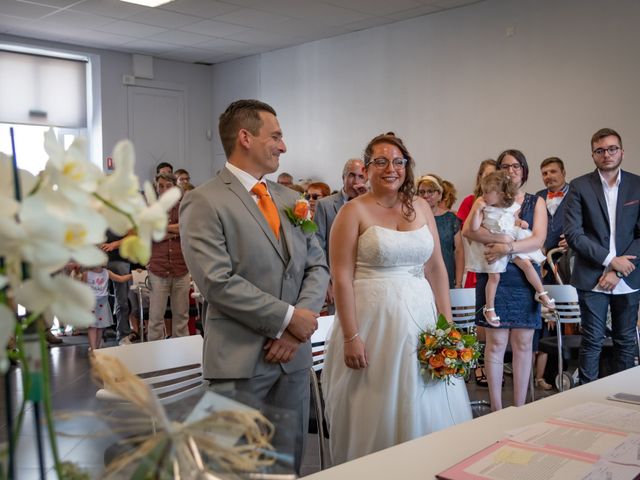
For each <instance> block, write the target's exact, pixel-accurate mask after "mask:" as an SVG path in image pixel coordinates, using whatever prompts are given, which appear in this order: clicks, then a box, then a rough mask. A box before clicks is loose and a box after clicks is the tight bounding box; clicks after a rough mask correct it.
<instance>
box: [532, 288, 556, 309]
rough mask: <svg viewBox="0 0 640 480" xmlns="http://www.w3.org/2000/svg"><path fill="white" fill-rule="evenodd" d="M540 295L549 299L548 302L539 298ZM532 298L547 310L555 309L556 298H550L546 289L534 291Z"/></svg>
mask: <svg viewBox="0 0 640 480" xmlns="http://www.w3.org/2000/svg"><path fill="white" fill-rule="evenodd" d="M542 295H546V296H547V298H548V299H549V301H548V302H546V303H545V302H543V301H541V300H540V297H541V296H542ZM533 299H534V300H535V301H536V302H538V303H539V304H540V305H542V306H543V307H544V308H546V309H548V310H555V309H556V300H555V299H554V298H551V297H550V296H549V292H547V291H546V290H545V291H543V292H540V293H538V292H536V294H535V295H534V296H533Z"/></svg>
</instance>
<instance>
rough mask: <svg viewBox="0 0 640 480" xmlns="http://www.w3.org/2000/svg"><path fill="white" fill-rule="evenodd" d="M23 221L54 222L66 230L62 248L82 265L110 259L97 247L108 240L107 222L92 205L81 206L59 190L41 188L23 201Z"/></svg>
mask: <svg viewBox="0 0 640 480" xmlns="http://www.w3.org/2000/svg"><path fill="white" fill-rule="evenodd" d="M24 204H25V205H24V211H23V212H22V213H21V214H20V221H21V222H24V223H34V224H35V223H47V221H49V222H51V221H54V222H55V223H57V224H59V225H62V227H63V229H64V237H63V247H64V248H66V249H67V250H68V251H69V257H70V258H71V259H73V260H75V261H76V262H78V263H79V264H80V265H83V266H86V267H94V266H96V265H102V264H103V263H105V262H106V261H107V256H106V255H105V254H104V252H103V251H102V250H100V249H99V248H98V247H97V245H99V244H101V243H102V242H104V241H105V230H106V229H107V222H106V220H105V219H104V217H103V216H102V215H99V214H97V213H96V211H95V210H93V209H92V208H90V207H91V205H78V204H74V203H73V202H71V201H69V200H68V199H67V198H66V197H65V196H64V195H62V194H61V193H60V192H59V191H53V190H49V189H41V190H40V191H39V192H38V193H37V194H36V195H33V196H31V197H29V198H28V199H27V200H25V202H24Z"/></svg>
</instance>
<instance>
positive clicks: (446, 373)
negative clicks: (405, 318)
mask: <svg viewBox="0 0 640 480" xmlns="http://www.w3.org/2000/svg"><path fill="white" fill-rule="evenodd" d="M480 353H481V352H480V343H479V342H478V339H477V337H476V336H475V334H473V333H462V332H461V331H460V330H458V329H457V328H456V327H455V325H452V324H451V323H449V321H448V320H447V319H446V318H445V316H444V315H442V314H440V315H439V316H438V320H437V322H436V325H435V327H432V328H428V329H427V330H424V331H422V332H420V334H419V335H418V362H419V363H420V372H421V373H422V375H423V377H424V378H425V380H426V379H432V380H442V381H444V382H446V383H449V382H450V381H451V377H466V376H467V375H469V373H470V372H471V370H472V369H473V368H475V367H476V365H477V363H478V358H479V357H480Z"/></svg>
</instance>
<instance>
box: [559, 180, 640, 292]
mask: <svg viewBox="0 0 640 480" xmlns="http://www.w3.org/2000/svg"><path fill="white" fill-rule="evenodd" d="M620 175H621V178H620V186H619V188H618V202H617V205H616V238H615V245H616V254H617V255H618V256H620V255H636V256H638V257H640V177H638V176H637V175H634V174H632V173H629V172H625V171H621V172H620ZM562 203H566V207H565V218H564V235H565V237H566V239H567V242H568V243H569V246H570V247H571V248H572V249H573V250H574V251H575V252H576V260H575V264H574V268H573V272H572V274H571V284H572V285H573V286H574V287H576V288H578V289H580V290H592V289H593V288H594V287H595V286H596V284H597V283H598V278H600V275H602V273H603V272H604V270H605V268H604V267H603V265H602V262H604V260H605V258H607V255H609V238H610V236H611V230H610V228H609V213H608V212H607V203H606V201H605V199H604V190H603V188H602V183H601V182H600V175H599V174H598V171H597V170H595V171H594V172H591V173H589V174H587V175H583V176H581V177H579V178H576V179H575V180H573V181H572V182H571V187H570V188H569V192H568V194H567V197H566V198H565V199H564V201H563V202H562ZM637 262H638V260H635V261H634V263H636V265H637ZM625 282H627V285H629V286H630V287H631V288H640V269H636V270H634V271H633V273H631V275H629V276H628V277H627V278H625Z"/></svg>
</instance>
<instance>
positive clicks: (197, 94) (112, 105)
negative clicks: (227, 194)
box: [0, 35, 217, 184]
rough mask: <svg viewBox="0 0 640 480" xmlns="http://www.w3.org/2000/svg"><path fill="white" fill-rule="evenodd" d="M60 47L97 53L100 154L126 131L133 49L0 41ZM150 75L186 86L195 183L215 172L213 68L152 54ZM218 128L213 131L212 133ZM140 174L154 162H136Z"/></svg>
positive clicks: (144, 175)
mask: <svg viewBox="0 0 640 480" xmlns="http://www.w3.org/2000/svg"><path fill="white" fill-rule="evenodd" d="M2 40H5V41H9V42H13V43H17V42H18V43H23V44H28V45H36V46H44V47H50V48H51V47H53V48H60V49H63V50H72V51H76V52H78V53H85V54H87V53H88V54H96V55H99V57H100V64H101V78H100V81H101V87H102V141H103V157H105V158H106V157H107V156H108V155H110V154H111V152H112V149H113V147H114V146H115V144H116V143H117V142H118V141H119V140H121V139H123V138H126V137H127V131H128V128H127V122H128V111H127V87H126V85H124V84H123V83H122V76H123V75H125V74H127V75H131V74H132V73H133V69H132V63H131V55H130V54H128V53H120V52H114V51H109V50H98V49H92V48H84V47H82V46H80V45H70V44H61V43H53V42H44V41H40V40H35V39H26V38H21V37H13V36H9V35H0V41H2ZM153 67H154V79H153V81H152V82H159V83H171V84H176V85H180V86H183V87H184V90H185V93H186V105H185V114H186V125H187V130H186V138H185V140H186V141H185V144H186V152H185V159H186V161H185V165H175V164H174V168H179V167H183V168H186V169H187V170H188V171H189V172H190V174H191V179H192V181H194V182H195V183H196V184H199V183H202V182H203V181H205V180H206V179H208V178H209V177H210V176H211V175H212V174H213V173H214V167H213V153H212V152H213V150H212V142H211V141H210V140H208V139H207V137H206V132H207V130H209V129H213V130H215V128H216V122H213V121H212V116H211V105H212V89H211V82H212V68H211V67H210V66H203V65H193V64H188V63H182V62H173V61H169V60H160V59H154V61H153ZM215 136H217V134H216V133H215V131H214V137H215ZM136 170H137V172H138V174H139V175H140V177H141V180H144V179H148V178H149V177H151V176H152V175H153V174H154V173H155V165H146V164H139V165H137V168H136Z"/></svg>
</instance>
